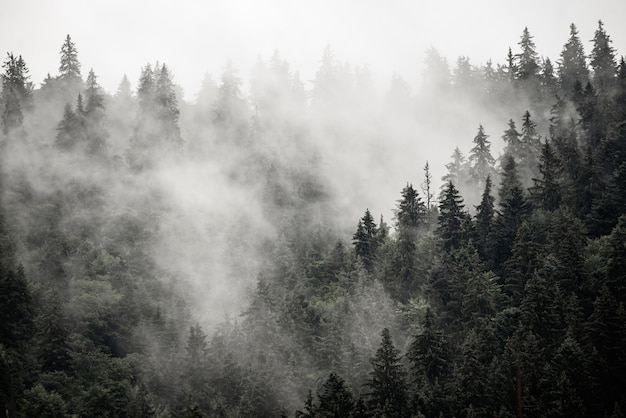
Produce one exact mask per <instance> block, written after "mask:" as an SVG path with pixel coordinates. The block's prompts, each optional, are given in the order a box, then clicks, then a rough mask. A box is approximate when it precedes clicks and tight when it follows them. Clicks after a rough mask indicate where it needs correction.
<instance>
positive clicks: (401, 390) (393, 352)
mask: <svg viewBox="0 0 626 418" xmlns="http://www.w3.org/2000/svg"><path fill="white" fill-rule="evenodd" d="M381 338H382V341H381V343H380V347H379V348H378V350H376V355H375V356H374V358H372V367H373V371H372V372H371V373H370V380H369V381H368V383H367V385H368V386H369V388H370V393H369V402H370V405H371V406H372V408H373V409H374V410H375V411H377V413H378V414H384V415H387V416H393V417H404V416H408V412H409V411H408V408H407V387H406V371H405V370H404V367H403V366H402V363H401V361H400V353H399V351H398V350H397V349H396V348H395V347H394V345H393V342H392V341H391V334H390V333H389V329H387V328H385V329H383V331H382V333H381Z"/></svg>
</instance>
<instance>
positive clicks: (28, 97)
mask: <svg viewBox="0 0 626 418" xmlns="http://www.w3.org/2000/svg"><path fill="white" fill-rule="evenodd" d="M2 68H4V74H2V76H1V77H2V89H1V92H0V109H1V110H2V114H1V115H0V116H1V118H0V122H1V124H2V132H3V133H4V134H8V133H9V132H10V131H12V130H14V129H16V128H19V127H20V126H22V122H23V120H24V115H23V112H24V111H26V110H27V109H30V107H31V104H32V90H33V86H32V83H31V82H30V81H29V78H30V77H29V76H28V68H27V67H26V63H25V62H24V60H23V59H22V56H21V55H20V56H19V57H15V56H14V55H13V53H8V54H7V60H6V61H5V62H4V63H3V64H2Z"/></svg>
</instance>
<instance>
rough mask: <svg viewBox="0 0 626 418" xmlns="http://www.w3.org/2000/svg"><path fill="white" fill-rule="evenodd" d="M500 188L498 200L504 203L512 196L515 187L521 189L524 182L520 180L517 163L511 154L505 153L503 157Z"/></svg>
mask: <svg viewBox="0 0 626 418" xmlns="http://www.w3.org/2000/svg"><path fill="white" fill-rule="evenodd" d="M500 177H501V180H500V188H499V189H498V201H499V202H500V204H502V203H503V202H504V201H506V200H507V199H509V198H510V197H511V192H512V190H513V189H514V188H519V189H520V190H521V188H522V183H521V182H520V180H519V174H518V172H517V164H516V163H515V158H514V157H513V156H512V155H511V154H505V155H504V158H503V159H502V169H501V174H500Z"/></svg>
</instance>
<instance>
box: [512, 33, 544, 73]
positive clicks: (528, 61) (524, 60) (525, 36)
mask: <svg viewBox="0 0 626 418" xmlns="http://www.w3.org/2000/svg"><path fill="white" fill-rule="evenodd" d="M518 45H519V46H520V48H521V52H520V53H519V54H517V55H516V56H515V58H516V59H517V68H516V78H517V79H519V80H522V81H526V80H534V79H536V78H537V75H538V73H539V64H537V61H538V55H537V51H536V47H535V42H533V37H532V36H531V35H530V32H529V31H528V27H525V28H524V32H523V33H522V39H521V40H520V41H519V43H518Z"/></svg>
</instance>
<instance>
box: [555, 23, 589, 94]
mask: <svg viewBox="0 0 626 418" xmlns="http://www.w3.org/2000/svg"><path fill="white" fill-rule="evenodd" d="M558 65H559V68H558V73H559V83H560V85H561V90H562V91H563V93H564V94H565V95H566V96H567V97H570V98H573V97H574V92H575V88H574V87H575V84H576V83H577V82H578V83H580V84H584V83H587V81H588V80H589V70H588V68H587V61H586V58H585V51H584V48H583V44H582V42H581V41H580V38H579V37H578V29H577V28H576V25H574V24H573V23H572V24H571V25H570V37H569V39H568V41H567V43H566V44H565V45H564V46H563V50H562V51H561V58H560V60H559V62H558Z"/></svg>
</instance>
